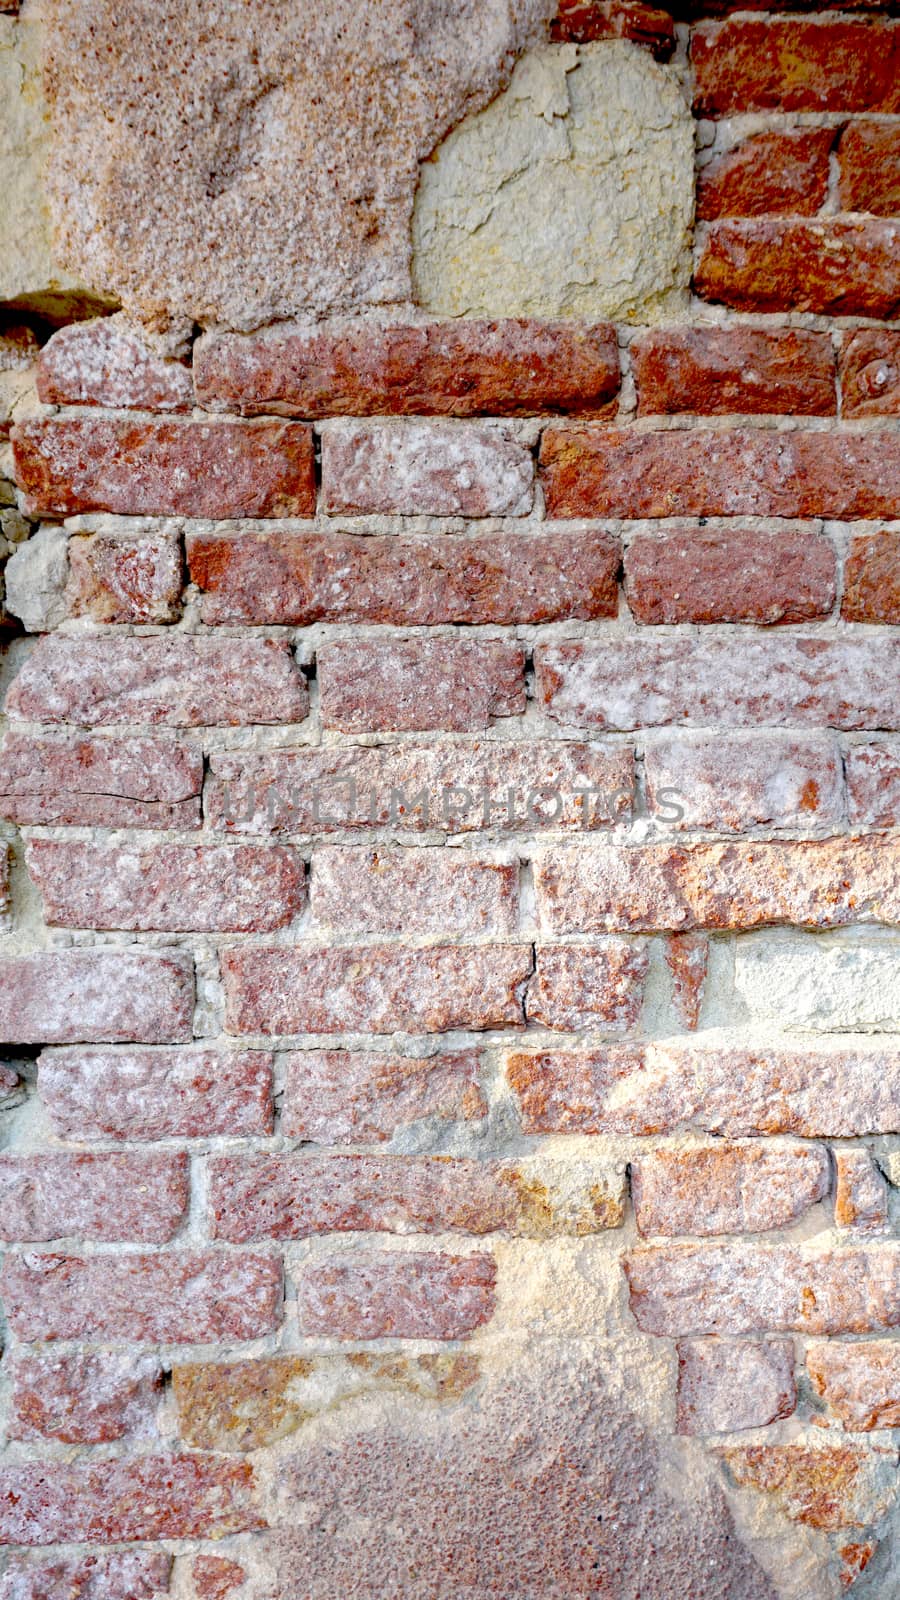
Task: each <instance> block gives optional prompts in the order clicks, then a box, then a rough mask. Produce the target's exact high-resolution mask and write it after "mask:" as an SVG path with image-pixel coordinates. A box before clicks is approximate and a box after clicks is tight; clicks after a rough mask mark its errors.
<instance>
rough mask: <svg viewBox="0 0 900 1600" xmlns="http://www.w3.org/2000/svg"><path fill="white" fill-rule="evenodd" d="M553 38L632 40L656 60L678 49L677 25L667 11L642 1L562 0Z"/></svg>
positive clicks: (564, 41) (566, 41)
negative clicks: (676, 40)
mask: <svg viewBox="0 0 900 1600" xmlns="http://www.w3.org/2000/svg"><path fill="white" fill-rule="evenodd" d="M550 38H551V39H553V40H558V41H559V42H560V43H562V44H592V43H593V42H594V41H595V40H598V39H630V40H631V42H632V43H633V44H639V45H643V46H644V48H645V49H647V50H649V51H650V53H651V55H652V56H653V57H654V60H656V61H668V59H669V57H670V56H671V54H672V52H673V51H674V49H675V24H674V22H673V21H672V18H671V16H670V14H669V12H668V11H660V10H658V9H657V7H656V6H650V5H644V4H643V3H642V0H560V4H559V10H558V12H557V15H556V18H555V20H554V21H553V22H552V23H551V26H550Z"/></svg>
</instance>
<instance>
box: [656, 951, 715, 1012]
mask: <svg viewBox="0 0 900 1600" xmlns="http://www.w3.org/2000/svg"><path fill="white" fill-rule="evenodd" d="M664 950H665V957H666V966H667V967H668V969H669V971H670V973H671V974H672V1008H673V1010H674V1012H675V1014H676V1016H677V1017H678V1020H679V1022H680V1023H681V1024H682V1026H683V1027H685V1028H689V1029H691V1030H693V1029H694V1028H696V1027H697V1025H698V1023H699V1021H700V1009H701V1006H702V1005H703V994H704V990H705V988H706V976H707V971H708V969H709V940H708V939H707V937H706V935H705V934H702V933H672V934H670V935H669V937H668V939H667V940H666V942H665V945H664Z"/></svg>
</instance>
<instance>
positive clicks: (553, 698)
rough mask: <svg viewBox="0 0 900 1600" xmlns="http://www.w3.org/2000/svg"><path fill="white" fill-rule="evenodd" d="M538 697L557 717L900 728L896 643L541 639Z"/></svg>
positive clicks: (598, 723)
mask: <svg viewBox="0 0 900 1600" xmlns="http://www.w3.org/2000/svg"><path fill="white" fill-rule="evenodd" d="M535 660H536V663H537V677H538V694H539V698H540V701H541V703H542V704H543V705H544V706H545V707H546V709H547V711H548V712H549V714H550V716H551V717H553V718H554V719H555V720H556V721H557V722H564V723H568V724H573V725H577V726H580V727H585V728H653V727H658V726H665V725H667V724H670V723H683V724H686V725H688V726H690V725H692V724H693V725H697V724H699V725H700V726H701V727H703V726H707V727H708V726H710V725H711V724H716V723H718V724H724V725H725V726H728V725H731V726H745V725H749V726H751V727H752V726H756V725H757V724H759V723H766V722H768V723H775V724H780V725H785V726H804V725H808V724H812V725H813V726H814V727H819V726H822V725H824V726H830V727H833V728H847V729H853V728H873V727H874V728H891V727H900V695H898V693H897V679H898V673H900V650H898V649H897V648H895V646H894V643H893V641H892V640H887V639H885V638H883V637H880V638H879V639H878V640H877V643H876V642H875V641H874V640H873V641H872V642H869V641H868V640H865V639H858V638H856V639H854V638H846V637H845V638H842V639H825V638H821V637H818V636H817V635H815V634H808V635H806V636H804V635H802V634H801V635H793V636H792V637H791V638H765V637H760V636H759V635H757V636H756V637H752V636H749V637H748V636H738V637H736V638H734V639H723V638H712V639H704V638H702V637H700V638H687V637H671V636H669V637H665V638H659V639H653V638H646V637H645V638H634V637H632V638H623V639H615V640H613V639H604V640H603V641H602V644H601V643H600V642H599V641H596V642H595V641H594V640H589V641H584V642H582V641H580V640H575V641H573V642H571V643H565V644H547V645H539V646H538V648H537V650H536V652H535Z"/></svg>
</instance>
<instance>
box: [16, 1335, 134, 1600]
mask: <svg viewBox="0 0 900 1600" xmlns="http://www.w3.org/2000/svg"><path fill="white" fill-rule="evenodd" d="M12 1382H13V1390H12V1422H11V1428H10V1432H11V1435H12V1437H13V1438H16V1439H58V1440H59V1442H60V1443H61V1444H110V1443H112V1441H113V1440H115V1439H124V1438H142V1439H146V1438H153V1436H154V1435H155V1433H156V1413H157V1411H158V1409H159V1403H160V1399H161V1396H162V1368H161V1367H160V1364H159V1362H158V1361H157V1360H156V1358H155V1357H154V1356H133V1355H106V1354H104V1355H97V1354H92V1355H65V1356H57V1355H33V1354H28V1353H26V1354H24V1355H21V1356H19V1357H18V1359H17V1360H16V1363H15V1365H14V1367H13V1371H12ZM0 1594H2V1590H0Z"/></svg>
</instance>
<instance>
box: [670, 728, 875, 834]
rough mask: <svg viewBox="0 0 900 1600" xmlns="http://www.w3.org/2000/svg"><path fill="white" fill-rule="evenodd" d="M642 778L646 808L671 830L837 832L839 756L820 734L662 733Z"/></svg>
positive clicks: (840, 800) (840, 812) (839, 817)
mask: <svg viewBox="0 0 900 1600" xmlns="http://www.w3.org/2000/svg"><path fill="white" fill-rule="evenodd" d="M644 771H645V775H646V783H647V809H648V810H649V812H650V815H651V816H657V817H659V818H660V820H661V821H664V822H665V823H666V824H667V825H668V826H669V827H671V828H678V829H682V828H710V829H714V830H715V831H716V832H717V833H742V832H743V831H744V830H745V829H749V828H757V827H769V828H812V827H816V828H822V827H831V828H840V827H841V826H842V822H843V815H844V781H843V772H842V767H841V755H840V751H839V750H838V747H837V743H836V741H835V740H834V739H831V738H829V737H828V735H827V734H793V735H778V734H776V733H764V732H763V733H755V732H748V733H732V734H730V735H729V736H727V737H723V735H722V734H720V733H679V732H676V733H672V734H669V733H662V734H660V735H659V736H658V737H655V738H654V739H652V740H651V741H648V743H647V746H646V749H645V752H644ZM676 807H677V808H678V810H680V812H681V816H680V817H676V816H674V815H673V812H674V810H675V808H676Z"/></svg>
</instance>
